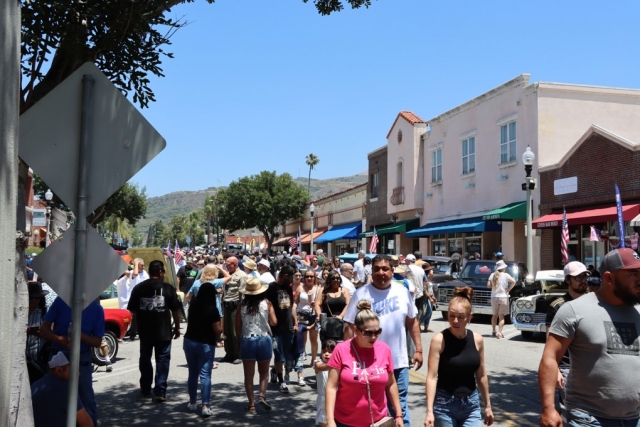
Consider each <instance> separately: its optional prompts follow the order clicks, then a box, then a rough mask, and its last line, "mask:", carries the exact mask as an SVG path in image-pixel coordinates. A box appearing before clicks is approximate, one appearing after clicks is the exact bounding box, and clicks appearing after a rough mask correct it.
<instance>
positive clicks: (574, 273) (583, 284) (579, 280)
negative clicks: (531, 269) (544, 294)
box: [545, 261, 589, 419]
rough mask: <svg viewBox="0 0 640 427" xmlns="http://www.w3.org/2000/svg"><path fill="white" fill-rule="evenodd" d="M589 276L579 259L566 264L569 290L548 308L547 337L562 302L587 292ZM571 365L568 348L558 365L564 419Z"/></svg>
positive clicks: (560, 401)
mask: <svg viewBox="0 0 640 427" xmlns="http://www.w3.org/2000/svg"><path fill="white" fill-rule="evenodd" d="M588 278H589V271H588V270H587V267H586V266H585V265H584V264H583V263H581V262H579V261H571V262H568V263H567V264H566V265H565V266H564V283H565V284H566V286H567V288H568V291H567V293H566V294H564V295H562V296H561V297H558V298H556V299H554V300H553V301H552V302H551V304H549V308H547V318H546V321H545V324H546V327H547V338H549V329H550V328H551V323H553V319H554V318H555V317H556V313H558V310H560V307H562V304H564V303H565V302H567V301H573V300H574V299H576V298H579V297H581V296H582V295H584V294H586V293H587V279H588ZM569 366H570V365H569V350H567V352H566V353H565V354H564V355H563V356H562V360H561V361H560V364H559V365H558V380H557V383H556V385H557V387H558V394H559V403H560V409H561V411H562V412H563V413H562V417H563V418H564V419H566V415H565V413H564V412H565V407H564V383H565V381H566V379H567V375H568V374H569Z"/></svg>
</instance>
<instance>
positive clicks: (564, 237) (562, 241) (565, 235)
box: [560, 208, 569, 264]
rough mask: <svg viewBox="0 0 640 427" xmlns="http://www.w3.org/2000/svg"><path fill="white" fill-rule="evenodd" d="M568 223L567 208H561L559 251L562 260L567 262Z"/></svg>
mask: <svg viewBox="0 0 640 427" xmlns="http://www.w3.org/2000/svg"><path fill="white" fill-rule="evenodd" d="M568 245H569V224H567V210H566V209H564V208H562V233H561V236H560V253H561V254H562V262H564V263H565V264H566V263H568V262H569V252H568Z"/></svg>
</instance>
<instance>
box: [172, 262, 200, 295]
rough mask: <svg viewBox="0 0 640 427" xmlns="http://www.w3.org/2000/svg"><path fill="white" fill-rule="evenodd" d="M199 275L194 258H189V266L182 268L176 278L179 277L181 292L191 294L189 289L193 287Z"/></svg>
mask: <svg viewBox="0 0 640 427" xmlns="http://www.w3.org/2000/svg"><path fill="white" fill-rule="evenodd" d="M197 275H198V268H197V267H195V266H194V265H193V258H187V265H185V266H183V267H180V268H179V269H178V273H177V274H176V276H177V277H178V284H179V286H180V290H181V291H182V292H183V293H184V294H185V295H186V294H188V293H189V289H191V286H193V283H194V282H195V281H196V276H197Z"/></svg>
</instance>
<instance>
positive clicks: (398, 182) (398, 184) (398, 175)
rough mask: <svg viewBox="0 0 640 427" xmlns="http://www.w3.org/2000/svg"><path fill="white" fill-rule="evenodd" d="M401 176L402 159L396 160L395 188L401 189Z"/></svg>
mask: <svg viewBox="0 0 640 427" xmlns="http://www.w3.org/2000/svg"><path fill="white" fill-rule="evenodd" d="M402 176H403V168H402V159H400V160H398V164H397V166H396V187H402V182H403V179H402Z"/></svg>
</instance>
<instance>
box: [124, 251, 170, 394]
mask: <svg viewBox="0 0 640 427" xmlns="http://www.w3.org/2000/svg"><path fill="white" fill-rule="evenodd" d="M164 273H165V270H164V264H163V263H162V261H151V264H150V265H149V276H150V278H149V279H148V280H145V281H144V282H142V283H140V284H139V285H138V286H136V287H135V288H134V289H133V292H132V293H131V297H130V298H129V305H128V306H127V309H128V310H129V311H131V312H132V313H134V314H135V316H136V317H137V319H138V334H139V335H140V362H139V367H140V392H141V393H142V395H143V396H145V397H146V396H150V395H151V382H152V380H153V366H152V365H151V353H152V352H155V357H156V376H155V387H154V389H153V392H154V395H155V400H156V402H158V403H160V402H164V401H165V400H166V392H167V377H168V376H169V363H170V362H171V336H172V335H173V339H177V338H178V337H180V300H179V299H178V296H177V294H176V290H175V288H174V287H173V286H171V285H170V284H168V283H165V282H164ZM172 316H173V321H174V323H175V327H174V331H173V333H172V332H171V317H172Z"/></svg>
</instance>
